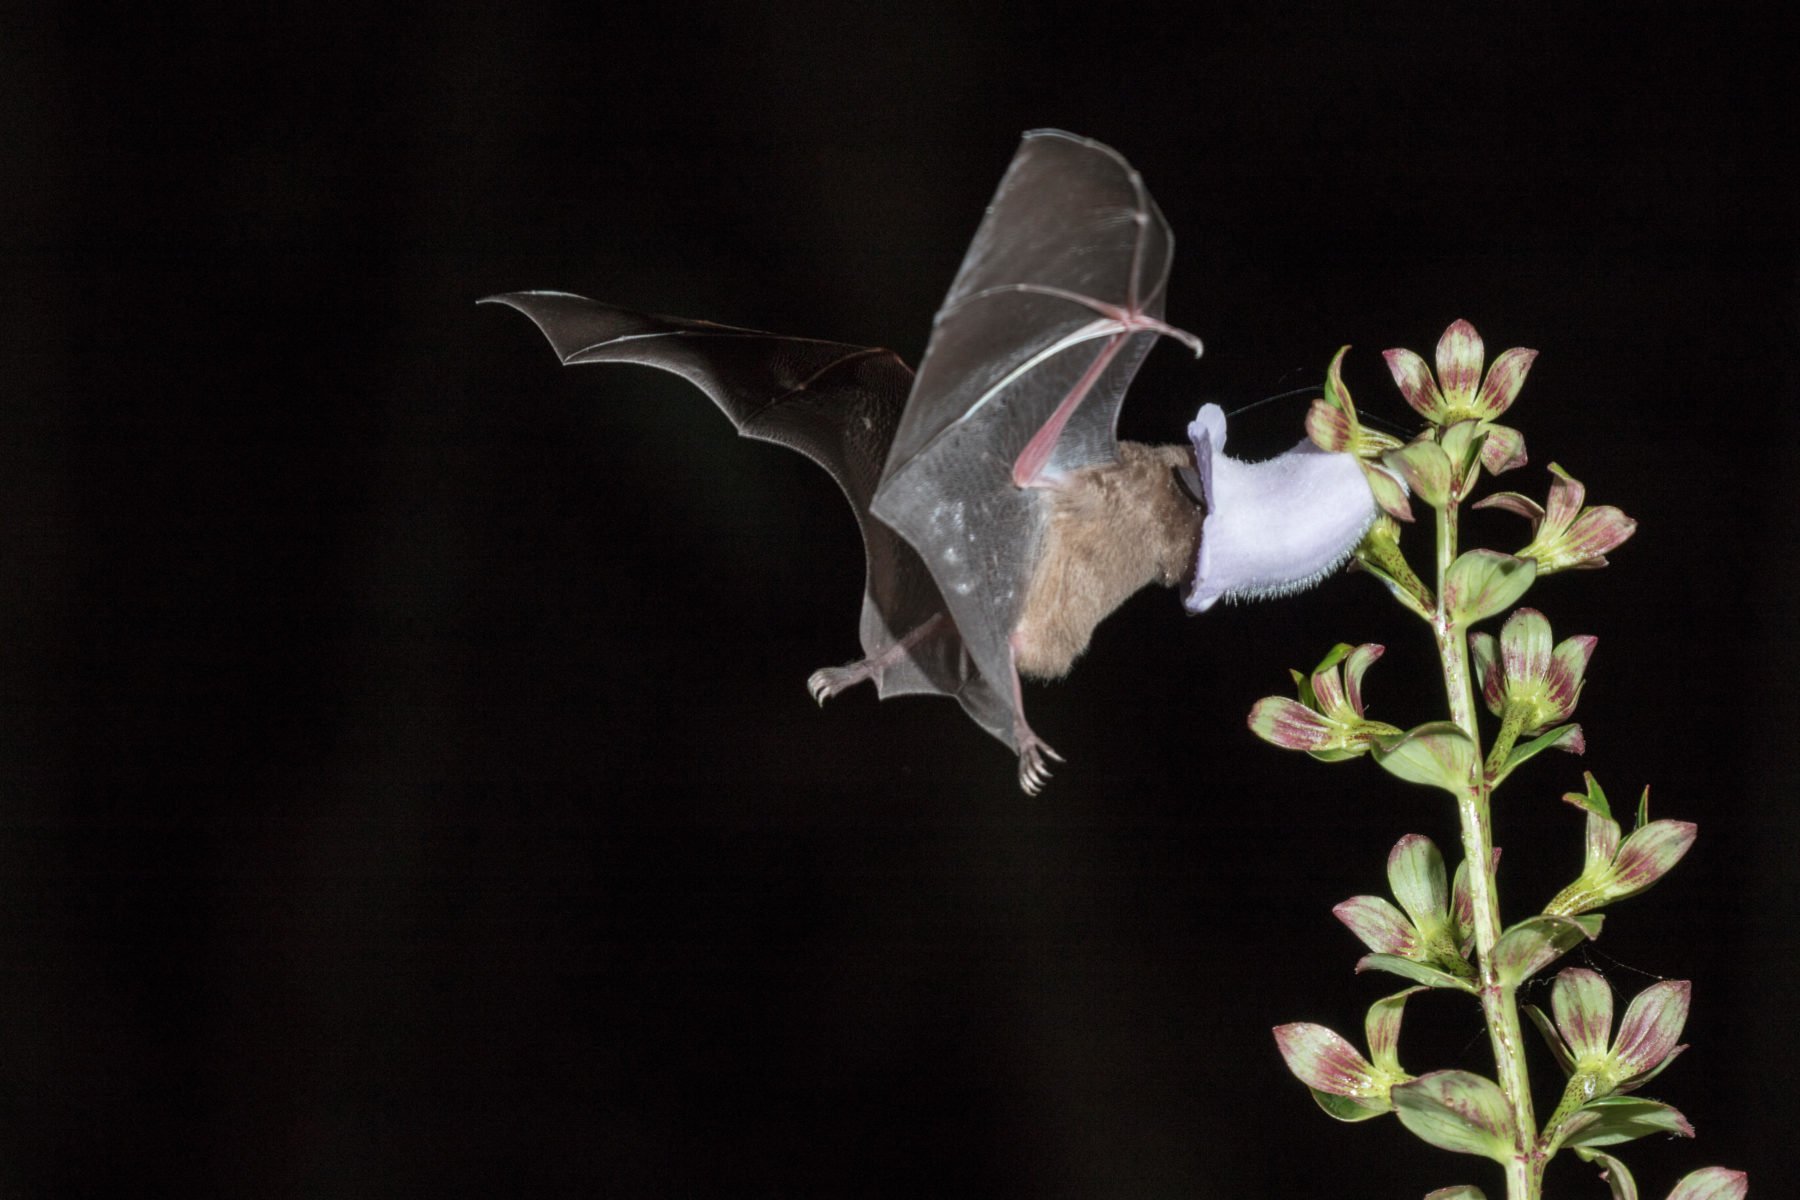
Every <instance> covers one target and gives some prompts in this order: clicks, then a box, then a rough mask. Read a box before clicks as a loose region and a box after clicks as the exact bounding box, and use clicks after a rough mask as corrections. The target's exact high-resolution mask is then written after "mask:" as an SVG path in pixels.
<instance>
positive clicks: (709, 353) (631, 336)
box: [489, 291, 1014, 746]
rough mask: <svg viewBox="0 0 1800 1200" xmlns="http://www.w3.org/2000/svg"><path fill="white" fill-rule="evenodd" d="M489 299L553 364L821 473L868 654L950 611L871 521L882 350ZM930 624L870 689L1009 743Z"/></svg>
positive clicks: (552, 301)
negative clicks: (680, 388)
mask: <svg viewBox="0 0 1800 1200" xmlns="http://www.w3.org/2000/svg"><path fill="white" fill-rule="evenodd" d="M489 300H491V301H492V302H495V303H500V304H505V305H508V306H509V307H512V308H515V309H517V310H518V311H520V312H522V313H524V314H525V315H526V316H527V317H530V318H531V320H532V321H533V322H534V323H535V324H536V325H537V327H538V329H539V330H540V331H541V332H542V333H543V334H544V336H545V337H546V338H547V339H548V340H549V342H550V345H551V347H552V349H554V350H555V351H556V353H557V355H558V356H559V357H560V358H561V359H562V361H563V363H564V364H565V365H571V366H572V365H576V364H581V363H636V364H639V365H642V366H648V367H655V368H657V369H659V370H663V371H669V372H672V373H674V374H676V375H680V376H681V377H683V378H684V379H686V380H688V381H689V382H690V383H692V384H694V385H695V386H696V387H698V388H699V389H700V390H701V391H703V392H705V393H706V395H707V396H708V397H709V398H711V399H712V401H713V403H714V404H716V405H717V406H718V407H719V409H720V411H722V412H723V413H724V414H725V415H726V416H727V417H729V418H730V419H731V422H732V424H733V425H734V426H736V428H737V430H738V432H739V433H740V434H742V435H743V436H745V437H749V438H755V439H758V440H760V441H766V442H774V443H776V444H778V445H783V446H786V447H788V448H789V449H792V450H797V451H799V452H800V453H802V454H804V455H806V456H807V457H808V458H810V459H812V460H813V461H814V462H816V463H818V464H819V465H820V466H821V467H823V468H825V470H826V471H828V472H829V473H830V474H831V476H832V478H834V479H836V480H837V482H838V486H839V487H841V488H842V489H843V491H844V495H845V496H846V497H847V498H848V499H849V501H850V505H851V507H852V509H854V510H855V513H856V519H857V524H858V526H859V527H860V529H861V531H862V537H863V546H864V549H865V551H866V552H867V557H868V564H867V575H866V578H865V583H866V587H865V592H864V597H863V612H862V621H861V628H860V634H861V641H862V646H863V652H864V653H865V654H866V655H867V656H868V657H869V658H871V659H875V658H879V657H881V656H883V655H886V654H888V653H889V652H890V651H891V650H892V649H893V647H894V646H895V644H896V643H897V642H899V641H900V640H901V639H903V638H905V637H906V636H907V635H908V634H909V633H911V632H912V631H914V630H916V629H919V628H920V627H921V626H923V625H925V624H926V623H927V622H929V621H931V620H932V619H933V618H934V617H936V616H938V615H939V614H941V613H945V612H947V611H951V610H950V608H949V606H947V605H946V604H945V600H944V597H943V595H942V593H941V592H940V591H939V589H938V586H937V584H936V582H935V581H934V579H933V577H932V574H931V573H930V572H929V571H928V570H927V569H926V567H925V564H924V563H923V562H922V561H921V560H920V558H919V555H918V553H917V552H916V551H915V550H914V549H913V547H912V546H911V545H909V544H908V543H907V542H906V541H905V540H904V539H903V538H901V537H900V536H898V535H897V534H896V533H895V531H894V530H893V529H891V528H889V527H888V526H887V525H885V524H883V523H882V522H881V521H878V520H875V519H873V518H872V517H871V515H870V503H871V501H872V499H873V498H874V495H875V491H876V488H877V486H878V483H879V480H880V475H881V470H882V465H883V463H884V461H885V460H886V458H887V454H888V448H889V446H890V445H891V443H892V441H893V438H894V433H895V430H896V428H897V427H898V426H899V424H900V422H901V414H902V411H903V409H904V407H905V404H906V400H907V396H908V394H909V392H910V391H911V388H912V383H913V374H912V372H911V371H910V370H909V369H908V368H907V366H906V365H905V364H904V363H902V362H901V361H900V359H899V358H898V356H896V355H895V354H894V353H893V352H892V351H889V350H880V349H871V348H867V347H862V346H850V345H844V344H842V343H838V342H825V341H818V340H814V339H808V338H790V337H782V336H778V335H775V334H769V333H762V332H759V331H756V330H750V329H738V328H734V327H732V326H728V325H716V324H713V323H711V322H707V321H691V320H683V319H680V318H675V317H662V316H653V315H650V314H646V313H638V312H632V311H629V310H627V309H622V308H616V307H614V306H612V305H609V304H602V303H600V302H598V301H594V300H589V299H587V298H585V297H582V296H576V295H572V294H570V293H567V292H548V291H539V292H512V293H508V294H506V295H501V296H493V297H489ZM940 627H941V630H942V631H941V632H939V633H937V634H934V635H933V636H930V637H926V638H921V639H919V640H917V641H916V642H915V643H913V644H912V645H910V646H908V647H907V649H906V652H905V654H904V655H900V656H897V657H895V659H894V661H893V662H892V664H891V665H889V666H887V667H885V668H884V669H883V670H882V671H881V673H880V674H879V675H877V676H876V684H877V687H878V689H879V693H880V694H881V695H882V696H883V697H887V696H894V695H907V694H913V693H926V694H933V695H948V696H953V697H955V698H956V699H957V700H958V702H959V703H961V704H962V706H963V708H964V709H965V710H966V711H967V712H968V713H969V715H970V716H971V717H973V718H974V719H975V720H976V722H977V723H978V724H980V725H981V726H982V728H984V729H986V730H987V731H988V732H989V733H992V734H993V735H994V736H995V737H997V738H999V739H1000V740H1001V741H1003V742H1005V743H1006V744H1007V745H1008V746H1012V745H1013V744H1014V742H1013V735H1012V722H1011V706H1010V704H1009V703H1007V702H1006V701H1004V700H1003V699H1002V698H1001V697H1000V695H999V694H998V693H996V692H995V691H994V689H993V688H992V687H991V685H990V684H989V682H988V680H987V679H986V678H984V677H983V675H982V674H981V673H979V672H978V671H976V670H975V668H974V664H973V663H972V662H971V661H970V658H969V655H968V653H967V651H966V649H965V647H964V645H963V642H962V639H961V638H960V637H958V636H957V635H956V631H955V630H953V629H950V628H949V626H948V624H947V623H940Z"/></svg>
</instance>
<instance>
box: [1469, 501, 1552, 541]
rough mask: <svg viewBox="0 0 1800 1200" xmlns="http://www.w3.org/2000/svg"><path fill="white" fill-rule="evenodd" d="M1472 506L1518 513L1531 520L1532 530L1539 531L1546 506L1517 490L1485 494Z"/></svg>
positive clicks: (1471, 506)
mask: <svg viewBox="0 0 1800 1200" xmlns="http://www.w3.org/2000/svg"><path fill="white" fill-rule="evenodd" d="M1469 507H1470V508H1499V509H1504V510H1505V511H1507V512H1510V513H1517V514H1519V515H1520V516H1521V517H1524V518H1525V519H1526V520H1528V521H1530V522H1531V531H1532V532H1533V533H1536V532H1537V529H1538V526H1539V525H1541V524H1542V523H1543V520H1544V506H1543V505H1541V504H1539V503H1538V502H1537V501H1536V500H1533V499H1532V498H1531V497H1529V496H1521V495H1520V494H1519V493H1517V492H1495V493H1494V494H1493V495H1491V496H1483V497H1482V498H1481V499H1479V500H1477V501H1476V502H1475V503H1473V504H1471V505H1470V506H1469Z"/></svg>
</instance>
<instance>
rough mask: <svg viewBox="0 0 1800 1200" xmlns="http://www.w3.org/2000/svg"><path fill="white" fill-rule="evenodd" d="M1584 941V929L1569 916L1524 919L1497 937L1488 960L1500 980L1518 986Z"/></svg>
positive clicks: (1585, 936)
mask: <svg viewBox="0 0 1800 1200" xmlns="http://www.w3.org/2000/svg"><path fill="white" fill-rule="evenodd" d="M1587 938H1588V931H1587V928H1586V927H1585V926H1583V925H1582V924H1581V922H1579V921H1575V920H1571V919H1570V918H1568V917H1554V916H1536V917H1526V918H1525V919H1524V920H1523V921H1520V922H1519V923H1518V924H1517V925H1514V926H1513V927H1512V928H1511V929H1508V930H1507V931H1506V932H1505V933H1503V934H1501V935H1500V940H1499V941H1497V942H1495V943H1494V950H1493V953H1492V954H1491V955H1490V956H1489V958H1490V959H1491V961H1492V962H1493V964H1494V969H1495V971H1496V972H1497V973H1498V974H1499V976H1500V978H1501V979H1503V980H1505V981H1506V982H1507V983H1509V984H1514V985H1517V984H1521V983H1524V982H1525V981H1526V980H1527V979H1530V978H1531V977H1532V976H1533V975H1536V974H1537V973H1538V972H1539V971H1541V970H1543V969H1544V968H1545V967H1547V966H1549V965H1550V964H1551V963H1553V962H1555V961H1556V960H1557V959H1559V958H1561V957H1562V956H1563V955H1565V954H1567V953H1568V952H1569V951H1570V950H1571V949H1572V948H1574V947H1575V946H1578V945H1580V944H1581V943H1582V942H1584V941H1586V940H1587Z"/></svg>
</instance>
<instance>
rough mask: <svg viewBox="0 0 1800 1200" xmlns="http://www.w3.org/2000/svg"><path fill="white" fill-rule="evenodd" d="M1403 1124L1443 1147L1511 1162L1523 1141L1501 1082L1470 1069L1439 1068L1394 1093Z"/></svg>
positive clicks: (1398, 1086)
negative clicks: (1469, 1070) (1452, 1069)
mask: <svg viewBox="0 0 1800 1200" xmlns="http://www.w3.org/2000/svg"><path fill="white" fill-rule="evenodd" d="M1389 1095H1390V1098H1391V1099H1392V1101H1393V1104H1394V1112H1395V1113H1396V1114H1397V1115H1398V1116H1399V1118H1400V1123H1401V1124H1402V1125H1405V1126H1406V1127H1407V1129H1409V1130H1411V1131H1412V1133H1413V1135H1414V1136H1415V1137H1417V1138H1419V1139H1420V1140H1422V1141H1425V1142H1428V1143H1429V1144H1431V1145H1433V1146H1436V1147H1437V1148H1438V1149H1440V1150H1450V1151H1454V1152H1455V1153H1458V1154H1479V1155H1481V1156H1483V1157H1484V1158H1491V1159H1493V1160H1494V1161H1495V1162H1502V1163H1503V1162H1506V1161H1507V1160H1509V1159H1511V1158H1512V1156H1513V1154H1514V1152H1515V1146H1514V1143H1515V1142H1516V1141H1517V1140H1518V1139H1517V1136H1516V1132H1515V1130H1514V1128H1513V1123H1512V1110H1511V1108H1510V1107H1509V1106H1508V1105H1507V1103H1506V1095H1505V1093H1503V1092H1502V1091H1501V1090H1500V1085H1499V1084H1497V1083H1495V1082H1494V1081H1493V1080H1491V1079H1483V1078H1482V1077H1481V1076H1479V1075H1475V1074H1472V1073H1471V1072H1468V1071H1433V1072H1432V1073H1431V1074H1429V1075H1421V1076H1419V1077H1418V1078H1417V1079H1414V1080H1412V1081H1411V1082H1408V1083H1402V1084H1397V1085H1395V1087H1394V1089H1393V1091H1392V1092H1391V1093H1389Z"/></svg>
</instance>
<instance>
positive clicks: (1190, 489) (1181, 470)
mask: <svg viewBox="0 0 1800 1200" xmlns="http://www.w3.org/2000/svg"><path fill="white" fill-rule="evenodd" d="M1170 473H1171V474H1173V475H1174V476H1175V486H1176V487H1178V488H1180V489H1181V494H1182V495H1184V496H1186V497H1187V498H1188V501H1189V503H1191V504H1192V505H1193V506H1194V507H1195V508H1198V509H1205V508H1206V485H1205V484H1203V483H1201V482H1200V472H1198V471H1196V470H1195V469H1194V468H1192V467H1171V468H1170Z"/></svg>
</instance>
